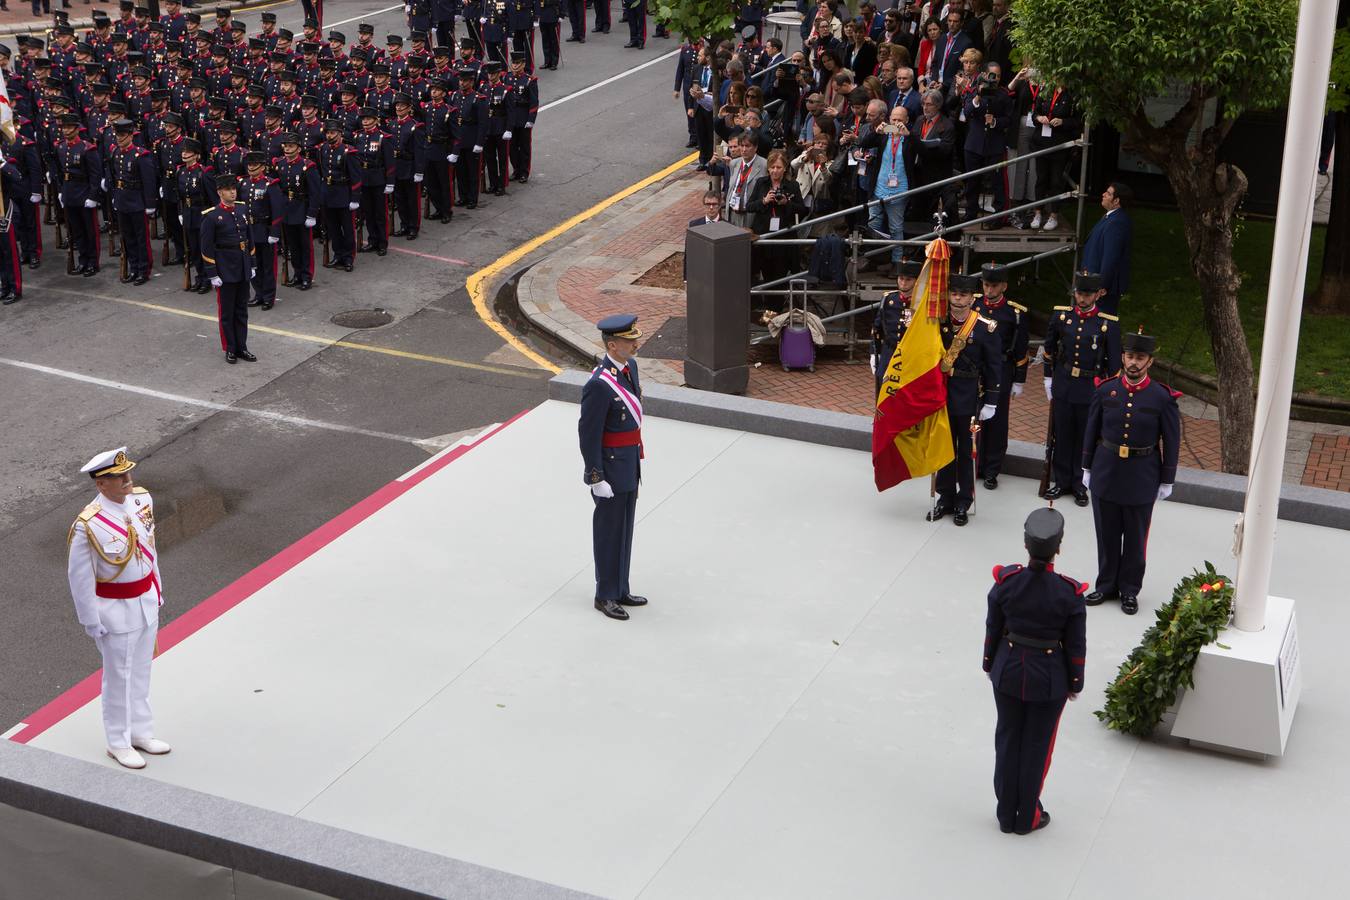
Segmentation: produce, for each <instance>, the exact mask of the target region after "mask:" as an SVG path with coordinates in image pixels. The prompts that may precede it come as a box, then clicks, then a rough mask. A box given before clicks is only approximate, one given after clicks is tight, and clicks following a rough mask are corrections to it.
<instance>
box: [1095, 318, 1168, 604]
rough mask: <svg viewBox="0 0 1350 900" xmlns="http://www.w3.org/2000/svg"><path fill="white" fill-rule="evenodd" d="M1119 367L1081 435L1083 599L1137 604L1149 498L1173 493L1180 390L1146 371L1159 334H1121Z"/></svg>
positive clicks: (1102, 387)
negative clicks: (1091, 582)
mask: <svg viewBox="0 0 1350 900" xmlns="http://www.w3.org/2000/svg"><path fill="white" fill-rule="evenodd" d="M1121 343H1122V344H1123V345H1124V348H1125V349H1124V353H1123V363H1124V368H1123V369H1122V371H1121V374H1120V376H1119V377H1117V378H1108V379H1106V380H1105V381H1102V382H1101V383H1100V384H1098V385H1097V389H1096V391H1094V392H1093V394H1092V404H1091V406H1090V408H1089V410H1088V417H1087V429H1086V431H1085V432H1084V434H1083V485H1084V486H1085V487H1087V488H1088V489H1089V490H1091V491H1092V521H1093V523H1094V524H1095V525H1096V526H1097V584H1096V590H1094V591H1093V592H1092V593H1090V594H1088V596H1087V604H1088V606H1096V605H1097V604H1099V603H1101V602H1103V601H1105V600H1110V599H1114V598H1116V597H1119V598H1120V611H1121V612H1123V613H1125V614H1126V615H1127V616H1132V615H1134V614H1135V613H1136V612H1138V611H1139V590H1140V588H1142V587H1143V585H1144V560H1145V557H1146V556H1147V555H1148V526H1149V522H1150V521H1152V519H1153V504H1154V502H1155V501H1157V500H1166V499H1167V498H1168V497H1169V496H1171V494H1172V483H1173V482H1174V481H1176V478H1177V458H1178V456H1179V453H1180V446H1181V411H1180V410H1179V409H1178V408H1177V398H1178V397H1180V396H1181V394H1180V393H1178V392H1177V391H1174V390H1172V389H1171V388H1169V387H1168V386H1167V385H1165V384H1163V383H1162V382H1160V381H1153V380H1152V379H1150V378H1149V377H1148V370H1149V367H1150V366H1152V365H1153V353H1154V351H1155V350H1156V349H1157V344H1158V342H1157V340H1156V339H1155V338H1153V337H1151V336H1149V335H1147V334H1127V335H1125V336H1124V337H1123V338H1122V341H1121Z"/></svg>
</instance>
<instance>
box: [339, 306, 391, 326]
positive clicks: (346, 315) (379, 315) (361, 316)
mask: <svg viewBox="0 0 1350 900" xmlns="http://www.w3.org/2000/svg"><path fill="white" fill-rule="evenodd" d="M392 321H394V317H393V316H392V315H390V314H389V313H387V312H385V311H384V310H382V309H379V308H376V309H352V310H348V311H347V312H340V313H338V314H337V315H336V316H333V324H334V325H341V326H342V327H343V328H379V327H380V326H381V325H388V324H389V323H390V322H392Z"/></svg>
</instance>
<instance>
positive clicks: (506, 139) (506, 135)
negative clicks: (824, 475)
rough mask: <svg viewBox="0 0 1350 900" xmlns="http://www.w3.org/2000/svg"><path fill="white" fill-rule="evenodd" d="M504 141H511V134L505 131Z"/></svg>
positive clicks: (503, 133) (503, 134)
mask: <svg viewBox="0 0 1350 900" xmlns="http://www.w3.org/2000/svg"><path fill="white" fill-rule="evenodd" d="M502 140H504V141H509V140H511V132H509V131H503V132H502Z"/></svg>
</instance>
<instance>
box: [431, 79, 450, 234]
mask: <svg viewBox="0 0 1350 900" xmlns="http://www.w3.org/2000/svg"><path fill="white" fill-rule="evenodd" d="M449 90H450V86H449V85H448V84H446V83H445V82H443V81H432V82H431V100H429V101H428V102H427V103H425V104H423V105H422V122H423V123H424V125H425V128H426V154H427V160H426V170H425V171H426V176H427V177H426V190H427V200H428V202H429V203H430V205H431V217H432V218H433V219H440V220H441V223H442V224H444V223H446V222H449V221H450V217H451V216H452V215H454V202H453V201H454V191H455V185H454V168H453V166H452V165H451V163H450V162H449V159H450V155H451V154H453V153H454V152H455V143H454V141H455V138H454V134H455V117H456V115H457V114H458V110H457V109H456V108H455V107H452V106H451V105H450V104H449V103H448V102H446V95H447V94H448V92H449Z"/></svg>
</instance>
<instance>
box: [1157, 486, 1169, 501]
mask: <svg viewBox="0 0 1350 900" xmlns="http://www.w3.org/2000/svg"><path fill="white" fill-rule="evenodd" d="M1170 496H1172V486H1171V485H1170V484H1160V485H1158V499H1159V500H1166V499H1167V498H1168V497H1170Z"/></svg>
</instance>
